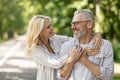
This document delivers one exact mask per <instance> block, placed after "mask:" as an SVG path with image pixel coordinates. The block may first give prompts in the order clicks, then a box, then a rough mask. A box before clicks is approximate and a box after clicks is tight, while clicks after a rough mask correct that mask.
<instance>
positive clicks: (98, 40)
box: [85, 33, 103, 56]
mask: <svg viewBox="0 0 120 80" xmlns="http://www.w3.org/2000/svg"><path fill="white" fill-rule="evenodd" d="M102 41H103V40H102V36H101V35H100V34H99V33H96V34H95V35H94V46H93V48H86V49H85V50H86V52H87V55H88V56H95V55H97V54H99V52H100V48H101V46H102Z"/></svg>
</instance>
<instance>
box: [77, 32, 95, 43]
mask: <svg viewBox="0 0 120 80" xmlns="http://www.w3.org/2000/svg"><path fill="white" fill-rule="evenodd" d="M92 38H93V36H92V35H91V34H86V35H85V36H84V37H81V38H80V39H79V42H80V43H82V44H87V43H89V42H90V41H91V40H92Z"/></svg>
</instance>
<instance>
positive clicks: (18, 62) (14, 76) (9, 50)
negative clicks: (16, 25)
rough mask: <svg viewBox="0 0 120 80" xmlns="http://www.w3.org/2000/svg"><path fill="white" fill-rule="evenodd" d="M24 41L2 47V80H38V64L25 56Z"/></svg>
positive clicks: (0, 47)
mask: <svg viewBox="0 0 120 80" xmlns="http://www.w3.org/2000/svg"><path fill="white" fill-rule="evenodd" d="M24 39H25V37H24V36H21V37H19V38H18V39H15V40H10V41H7V42H5V43H3V44H1V45H0V80H36V74H37V68H36V64H35V63H34V62H33V61H31V59H29V58H28V57H27V56H26V55H25V41H24Z"/></svg>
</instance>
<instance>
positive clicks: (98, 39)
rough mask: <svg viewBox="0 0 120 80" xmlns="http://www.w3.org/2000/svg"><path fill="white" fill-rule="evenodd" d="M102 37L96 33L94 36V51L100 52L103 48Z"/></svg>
mask: <svg viewBox="0 0 120 80" xmlns="http://www.w3.org/2000/svg"><path fill="white" fill-rule="evenodd" d="M102 41H103V40H102V36H101V35H100V33H96V34H95V35H94V46H93V49H95V50H100V48H101V46H102Z"/></svg>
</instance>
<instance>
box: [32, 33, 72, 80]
mask: <svg viewBox="0 0 120 80" xmlns="http://www.w3.org/2000/svg"><path fill="white" fill-rule="evenodd" d="M71 39H72V38H70V37H66V36H60V35H54V36H53V37H51V38H50V45H51V47H52V49H53V50H54V52H55V54H56V55H58V56H59V52H60V49H61V46H62V44H63V43H64V42H66V41H68V40H71ZM31 58H32V59H33V60H34V61H35V62H36V63H37V65H38V72H37V80H55V77H56V75H54V72H55V69H59V68H61V67H62V66H63V65H64V64H65V62H66V60H67V58H68V54H67V55H65V56H63V57H62V58H57V59H56V58H55V57H53V56H51V53H50V52H49V51H48V49H47V48H46V47H45V46H44V45H40V46H37V47H34V48H32V49H31Z"/></svg>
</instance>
